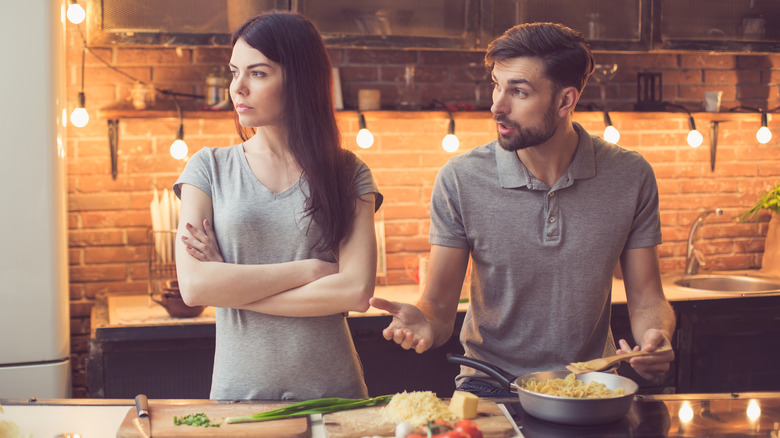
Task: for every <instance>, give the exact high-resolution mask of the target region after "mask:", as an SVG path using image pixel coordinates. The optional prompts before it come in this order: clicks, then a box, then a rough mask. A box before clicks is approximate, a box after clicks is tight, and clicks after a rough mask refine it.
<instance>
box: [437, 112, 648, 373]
mask: <svg viewBox="0 0 780 438" xmlns="http://www.w3.org/2000/svg"><path fill="white" fill-rule="evenodd" d="M573 125H574V128H575V130H577V131H578V133H579V136H580V140H579V144H578V146H577V151H576V152H575V155H574V158H573V160H572V163H571V164H570V165H569V168H568V169H567V171H566V172H565V173H564V175H563V176H562V177H561V178H560V180H559V181H558V182H557V183H556V184H555V185H554V186H553V187H552V188H550V187H549V186H547V184H545V183H544V182H542V181H540V180H538V179H536V178H534V177H533V175H531V174H530V173H529V171H528V169H526V167H525V166H524V165H523V164H522V163H521V162H520V160H519V159H518V157H517V155H516V153H514V152H508V151H505V150H504V149H502V148H501V147H500V146H499V145H498V143H497V142H496V141H493V142H491V143H489V144H487V145H484V146H480V147H477V148H475V149H473V150H471V151H470V152H468V153H466V154H464V155H461V156H457V157H453V158H452V159H450V161H449V162H448V163H447V164H445V165H444V166H443V167H442V169H441V170H440V171H439V174H438V176H437V177H436V183H435V184H434V188H433V195H432V200H431V230H430V237H429V240H430V243H431V244H432V245H440V246H448V247H456V248H468V249H470V250H471V255H472V258H473V266H472V277H471V287H472V290H471V301H470V303H471V305H470V308H469V310H468V312H467V314H466V318H465V320H464V324H463V329H462V331H461V342H462V343H463V346H464V348H465V351H466V355H467V356H469V357H474V358H477V359H482V360H485V361H488V362H490V363H492V364H495V365H497V366H499V367H501V368H503V369H505V370H507V371H509V372H511V373H513V374H514V375H517V376H520V375H523V374H527V373H531V372H536V371H543V370H553V369H563V367H564V365H566V364H568V363H570V362H574V361H580V360H584V359H592V358H594V357H599V356H601V355H602V354H604V353H605V352H607V353H610V352H614V349H615V346H614V342H613V340H612V336H611V333H610V329H609V319H610V305H611V288H612V273H613V271H614V268H615V265H616V264H617V261H618V259H619V257H620V254H621V253H622V252H623V250H624V249H627V248H641V247H648V246H655V245H659V244H660V243H661V226H660V219H659V216H658V189H657V186H656V181H655V176H654V174H653V170H652V168H651V167H650V165H649V164H648V163H647V161H645V159H644V158H643V157H642V156H641V155H640V154H638V153H637V152H633V151H627V150H625V149H623V148H621V147H618V146H616V145H614V144H611V143H607V142H605V141H604V140H602V139H601V138H599V137H592V136H590V135H589V134H588V133H587V132H586V131H585V130H584V129H583V128H582V127H581V126H580V125H579V124H577V123H574V124H573ZM629 342H632V343H633V340H629ZM474 375H476V376H478V377H481V378H485V376H484V374H482V373H479V372H477V371H474V370H473V369H471V368H466V367H463V368H462V369H461V375H460V376H459V379H458V380H459V382H460V381H461V380H462V378H463V377H466V376H474ZM486 380H489V379H486Z"/></svg>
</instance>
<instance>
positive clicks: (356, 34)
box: [87, 0, 780, 52]
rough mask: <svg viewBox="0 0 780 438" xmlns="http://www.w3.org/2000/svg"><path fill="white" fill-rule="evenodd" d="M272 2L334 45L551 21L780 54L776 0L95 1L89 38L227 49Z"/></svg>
mask: <svg viewBox="0 0 780 438" xmlns="http://www.w3.org/2000/svg"><path fill="white" fill-rule="evenodd" d="M270 9H290V10H293V11H296V12H300V13H302V14H304V15H305V16H307V17H309V18H310V19H311V20H312V21H313V22H314V23H315V24H316V25H317V27H318V29H319V30H320V33H321V34H322V36H323V39H324V40H325V42H326V44H327V45H328V46H330V47H351V48H396V49H447V50H478V51H482V50H484V49H485V48H487V45H488V43H489V42H490V41H491V40H493V39H494V38H495V37H497V36H499V35H501V34H502V33H503V32H504V31H505V30H507V29H509V28H510V27H512V26H514V25H516V24H518V23H528V22H534V21H552V22H557V23H563V24H565V25H567V26H570V27H572V28H574V29H577V30H580V31H581V32H582V33H583V34H584V35H585V37H586V38H587V39H588V41H589V42H590V43H591V47H592V48H593V49H594V50H598V51H648V50H707V51H726V52H777V51H780V28H778V27H777V26H773V25H772V24H774V23H776V22H777V21H778V19H780V3H778V2H776V1H774V0H740V1H733V0H708V1H707V2H706V6H703V3H702V2H701V0H623V1H619V2H617V1H614V0H427V1H425V2H420V1H416V0H395V1H392V2H389V1H386V0H330V1H327V2H325V1H321V0H190V1H188V2H181V1H177V0H87V10H88V11H89V14H88V21H87V41H88V43H89V44H90V45H91V46H115V45H143V46H147V45H161V46H228V45H229V44H230V38H229V37H230V33H231V32H232V31H233V29H235V28H236V27H237V26H238V25H239V24H241V23H242V22H243V21H244V20H245V19H246V18H247V17H249V16H251V15H253V14H256V13H258V12H260V11H264V10H270Z"/></svg>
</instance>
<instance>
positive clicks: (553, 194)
mask: <svg viewBox="0 0 780 438" xmlns="http://www.w3.org/2000/svg"><path fill="white" fill-rule="evenodd" d="M547 196H549V197H551V198H552V197H553V196H555V192H550V194H549V195H547Z"/></svg>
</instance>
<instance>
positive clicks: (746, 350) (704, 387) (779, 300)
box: [675, 296, 780, 393]
mask: <svg viewBox="0 0 780 438" xmlns="http://www.w3.org/2000/svg"><path fill="white" fill-rule="evenodd" d="M675 308H676V309H677V310H678V312H679V315H680V320H679V321H678V332H679V345H678V350H677V357H678V365H677V392H680V393H688V392H692V393H714V392H725V393H728V392H745V391H778V390H780V371H778V363H780V296H767V297H746V298H738V299H721V300H703V301H689V302H685V303H679V304H677V303H675Z"/></svg>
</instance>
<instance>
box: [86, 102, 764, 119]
mask: <svg viewBox="0 0 780 438" xmlns="http://www.w3.org/2000/svg"><path fill="white" fill-rule="evenodd" d="M181 111H182V117H183V118H185V119H232V118H233V110H232V108H231V109H230V110H209V109H206V106H205V105H200V106H195V105H192V104H191V103H189V102H186V103H182V104H181ZM356 113H357V110H349V109H348V110H341V111H337V113H336V116H337V117H352V116H353V115H354V114H356ZM362 113H363V115H364V116H365V117H366V119H374V120H381V119H441V118H447V112H446V111H443V110H420V111H394V110H379V111H363V112H362ZM602 114H603V113H602V112H601V111H575V112H574V118H575V119H581V120H590V118H591V117H594V118H598V119H599V120H600V119H601V118H602ZM758 114H759V113H755V112H729V111H722V112H718V113H709V112H691V115H692V116H693V117H694V119H696V120H697V121H708V122H709V121H718V122H724V121H736V120H750V119H754V118H757V117H759V115H758ZM609 115H610V117H612V119H613V120H638V119H666V118H674V117H684V116H686V114H685V112H682V111H610V112H609ZM97 116H98V119H100V120H116V119H160V118H178V117H179V115H178V113H177V111H176V107H175V106H174V105H173V103H172V102H162V103H157V104H156V105H155V106H154V107H152V108H149V109H143V110H137V109H135V108H133V107H132V106H131V105H129V104H114V105H109V106H106V107H103V108H101V109H99V110H98V113H97ZM452 116H453V118H455V119H485V118H492V117H493V115H492V114H491V113H490V111H488V110H482V111H453V112H452ZM769 117H770V119H771V117H772V114H771V113H770V114H769ZM759 120H760V119H759Z"/></svg>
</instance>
